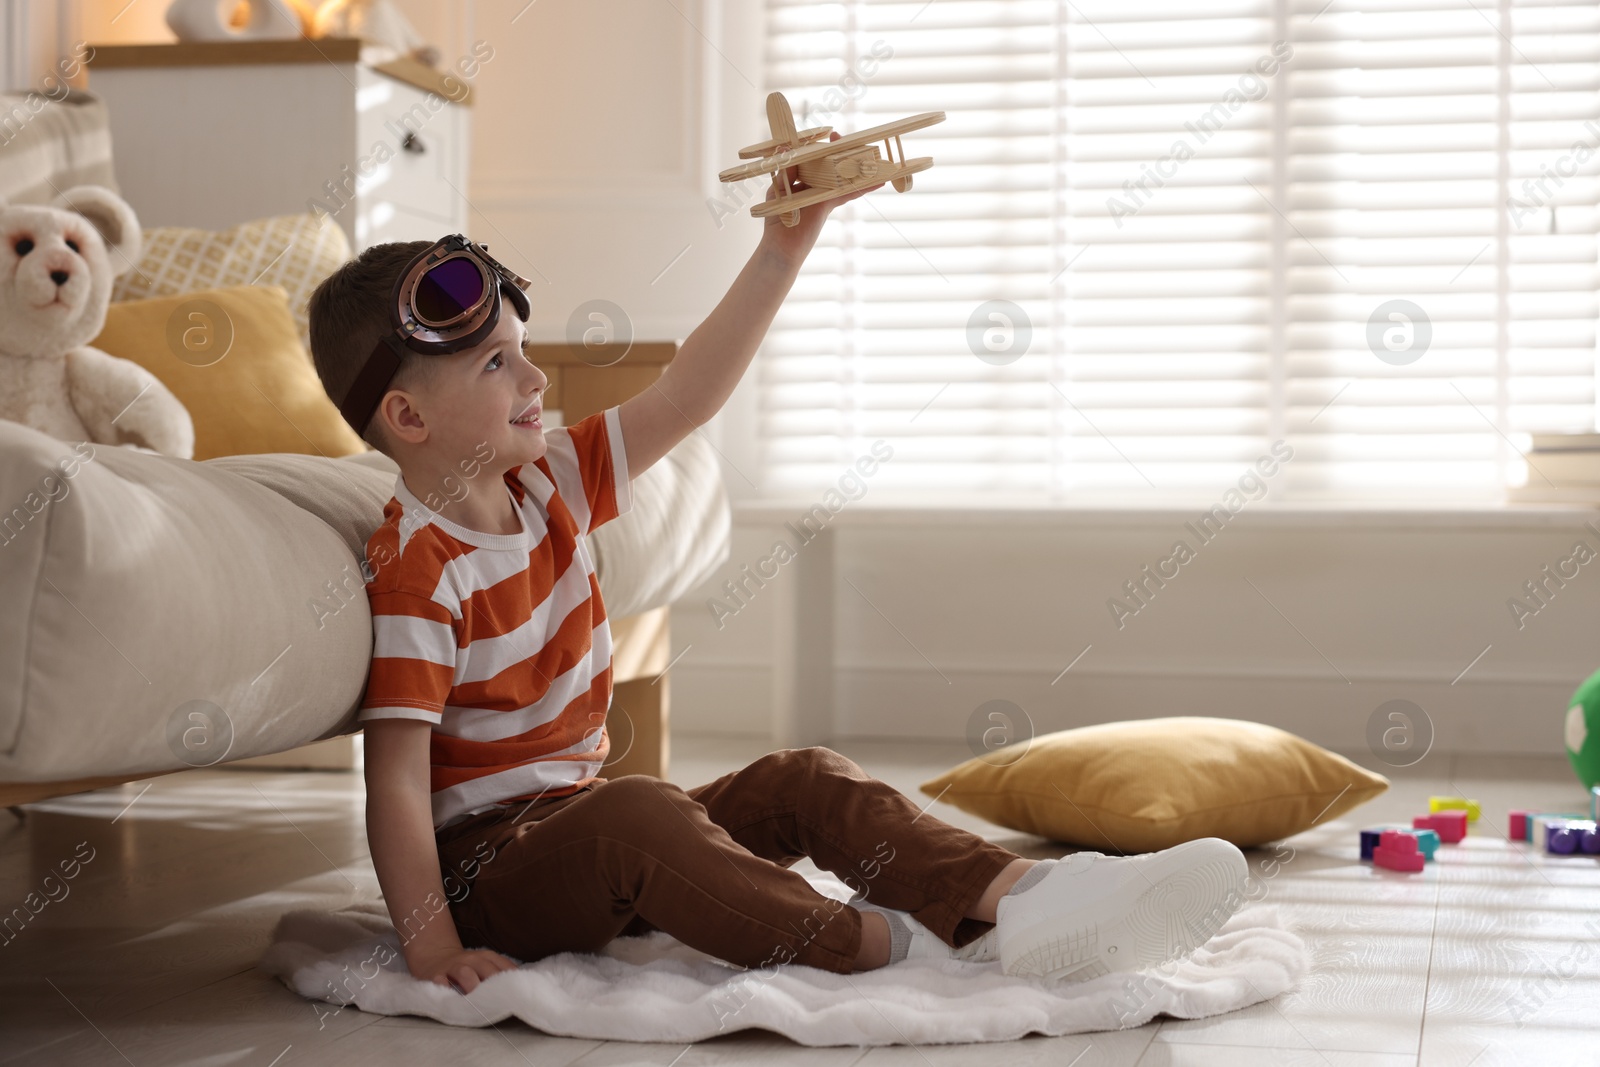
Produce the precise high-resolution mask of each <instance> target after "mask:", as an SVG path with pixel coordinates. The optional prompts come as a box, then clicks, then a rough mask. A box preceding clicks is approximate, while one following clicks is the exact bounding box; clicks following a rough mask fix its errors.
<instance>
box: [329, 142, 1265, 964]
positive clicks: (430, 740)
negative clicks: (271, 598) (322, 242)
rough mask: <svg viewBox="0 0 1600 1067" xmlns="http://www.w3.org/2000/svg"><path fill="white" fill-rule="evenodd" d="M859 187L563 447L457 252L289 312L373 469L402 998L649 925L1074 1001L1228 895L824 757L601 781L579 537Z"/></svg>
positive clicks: (594, 641)
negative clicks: (1019, 979)
mask: <svg viewBox="0 0 1600 1067" xmlns="http://www.w3.org/2000/svg"><path fill="white" fill-rule="evenodd" d="M836 136H837V135H836ZM804 187H805V186H804V185H803V184H801V183H796V185H795V188H797V189H803V188H804ZM867 191H870V190H867ZM771 195H772V194H771V193H770V192H769V194H768V196H769V198H770V197H771ZM860 195H862V193H861V192H857V193H854V194H852V195H849V196H844V197H840V198H837V199H834V200H831V201H828V202H825V203H822V204H819V205H816V206H813V207H808V208H805V209H804V210H803V211H802V212H801V218H800V222H799V224H798V225H796V226H794V227H792V228H786V227H784V226H783V225H782V224H781V223H780V222H779V220H778V219H777V218H769V219H767V220H766V228H765V230H764V232H763V235H762V238H761V242H760V245H759V246H758V248H757V249H756V252H755V254H754V255H753V256H752V258H751V260H750V262H749V263H748V264H747V265H746V266H745V268H744V269H743V271H742V272H741V273H740V274H739V276H738V278H737V279H736V280H735V281H734V283H733V286H732V287H731V288H730V289H729V291H728V294H727V296H726V297H725V298H724V299H723V300H722V302H721V303H719V304H718V305H717V307H716V309H715V310H713V311H712V312H711V314H710V315H709V316H708V317H707V318H706V320H705V322H704V323H703V324H702V325H701V326H700V327H699V328H698V329H696V330H695V331H694V332H693V333H692V334H690V336H689V337H688V339H687V340H686V341H684V343H683V345H682V347H681V349H680V351H679V353H678V355H677V357H676V358H675V359H674V360H673V362H672V363H671V364H670V365H669V366H668V367H667V369H666V371H665V373H663V374H662V376H661V378H660V379H659V381H658V382H657V383H656V384H655V385H654V386H652V387H651V388H649V389H647V390H645V391H644V392H643V393H640V394H639V395H638V396H635V397H633V398H632V399H631V400H628V401H627V402H626V403H624V404H622V405H620V406H619V407H613V408H610V409H608V410H606V411H604V412H600V413H598V414H595V415H592V416H590V417H588V418H586V419H583V420H581V421H579V422H577V423H576V424H575V425H572V426H569V427H563V428H559V429H548V430H547V429H545V428H544V426H543V425H542V421H541V412H542V402H543V396H544V388H545V386H546V384H547V380H546V378H545V376H544V375H543V374H542V373H541V372H540V371H539V368H538V367H535V366H534V365H533V364H532V363H530V362H529V361H528V360H527V358H526V357H525V356H524V355H523V345H524V344H525V343H526V341H527V331H526V328H525V326H524V323H525V322H526V321H527V318H528V314H529V307H528V300H527V297H526V295H525V294H524V293H523V290H524V289H525V288H526V287H527V285H528V283H527V281H526V280H524V279H522V278H520V277H518V276H517V275H515V274H514V273H512V272H511V271H510V270H508V269H506V268H505V267H504V266H502V265H501V264H499V263H498V262H496V261H495V260H494V259H493V258H492V257H490V256H489V255H488V254H487V252H486V251H485V250H484V249H483V248H481V247H480V246H478V245H475V244H473V243H472V242H470V241H467V240H465V239H464V238H462V237H461V236H460V235H453V236H452V237H449V238H445V239H443V240H441V241H439V242H427V241H418V242H408V243H391V244H384V245H377V246H374V247H372V248H369V249H367V250H366V251H364V252H363V253H362V254H361V255H360V256H359V257H357V258H356V259H354V260H352V261H351V262H349V263H347V264H345V265H344V266H343V267H341V268H340V269H339V270H338V271H336V272H335V273H334V274H333V275H332V276H330V277H329V278H328V279H327V280H325V281H324V282H323V283H322V284H321V285H320V286H319V287H318V288H317V290H316V292H315V293H314V294H313V295H312V297H311V302H310V319H311V346H312V355H313V358H314V360H315V363H316V367H317V372H318V374H319V375H320V376H321V379H322V383H323V385H324V387H325V388H326V389H327V392H328V394H329V396H330V397H332V398H333V400H334V402H335V403H336V404H338V405H339V408H340V411H341V413H342V414H343V415H344V416H345V418H346V419H347V420H348V421H349V422H350V424H351V425H352V426H353V427H355V429H356V431H357V432H358V433H360V434H361V435H362V437H363V438H364V439H365V440H366V441H367V442H369V443H370V444H372V445H373V447H375V448H377V449H378V450H380V451H382V452H383V453H384V454H386V455H388V456H389V457H390V458H392V459H393V460H394V461H395V463H396V464H397V465H398V466H399V468H400V474H399V475H398V476H397V477H396V479H395V489H394V497H393V499H391V500H390V501H389V503H388V505H387V507H386V508H385V509H384V524H383V525H382V526H381V527H380V528H379V529H378V530H377V532H376V533H374V534H373V536H372V538H371V540H370V541H369V542H368V544H367V565H368V568H369V574H370V577H369V579H368V581H367V593H368V597H369V600H370V604H371V608H372V618H373V654H372V666H371V673H370V675H369V678H368V682H367V690H366V693H365V695H364V697H363V700H362V703H361V708H360V712H359V716H358V717H359V720H360V721H361V722H362V723H364V724H365V736H366V784H367V835H368V840H369V843H370V846H371V850H372V860H373V866H374V867H375V868H376V871H377V875H378V881H379V884H380V885H381V887H382V889H383V895H384V899H385V900H386V902H387V905H388V909H389V915H390V918H391V920H392V921H393V922H394V925H395V929H396V931H397V932H398V933H399V934H400V937H401V941H402V943H403V945H404V952H405V960H406V965H407V967H408V969H409V970H410V972H411V974H412V975H414V976H416V977H417V978H421V979H426V980H430V981H433V982H436V983H439V984H441V985H446V984H448V985H451V986H454V987H455V988H457V989H458V990H460V991H461V992H463V993H467V992H471V991H472V989H473V988H474V987H476V986H477V985H478V983H479V982H481V981H482V980H483V979H485V978H488V977H489V976H491V975H494V974H496V973H498V972H500V971H503V970H507V969H509V968H512V967H514V966H516V962H515V961H518V960H520V961H532V960H537V959H540V958H542V957H544V956H548V955H551V954H553V953H557V952H594V951H597V950H599V949H600V948H601V947H602V946H604V945H605V944H606V943H607V942H609V941H610V940H611V939H612V938H614V937H618V936H623V935H636V934H643V933H647V932H649V931H651V930H657V929H659V930H664V931H666V932H667V933H669V934H672V935H673V936H674V937H676V938H678V939H679V940H681V941H683V942H684V943H685V944H687V945H689V946H691V947H693V948H696V949H699V950H701V951H704V952H707V953H709V954H711V955H714V956H717V957H719V958H721V959H724V960H728V961H730V962H732V963H735V964H738V965H741V966H744V967H759V966H767V965H772V964H774V963H783V962H791V961H793V962H799V963H804V964H808V965H810V966H814V967H821V968H824V969H827V970H830V971H836V972H840V973H845V974H848V973H851V972H852V971H857V970H864V969H869V968H873V967H879V966H883V965H885V964H888V963H892V962H897V961H899V960H903V959H907V958H911V957H932V958H946V959H951V958H954V959H964V960H972V961H978V962H981V961H987V960H999V961H1001V963H1002V965H1003V967H1004V969H1005V971H1006V972H1007V973H1009V974H1017V975H1029V976H1037V977H1047V978H1054V977H1064V978H1072V979H1083V978H1088V977H1092V976H1094V975H1096V974H1103V973H1105V972H1106V971H1108V970H1133V969H1138V968H1142V967H1148V966H1152V965H1155V964H1157V963H1161V962H1163V961H1165V960H1168V959H1173V958H1176V957H1178V956H1180V955H1183V954H1184V953H1186V952H1188V951H1190V950H1191V949H1193V948H1194V947H1195V946H1197V945H1200V944H1202V943H1204V942H1205V941H1206V940H1208V939H1209V938H1210V937H1211V935H1212V934H1213V933H1215V932H1216V931H1217V929H1219V928H1220V927H1221V926H1222V924H1223V923H1224V922H1225V921H1226V920H1227V918H1228V917H1229V915H1231V914H1232V912H1233V911H1234V909H1235V908H1237V907H1238V905H1239V903H1240V902H1241V901H1242V899H1243V897H1242V890H1243V886H1244V878H1245V873H1246V867H1245V862H1244V858H1243V856H1242V855H1241V854H1240V853H1239V850H1238V849H1236V848H1234V847H1233V846H1232V845H1230V844H1228V843H1226V842H1223V841H1219V840H1217V839H1214V838H1207V839H1203V840H1200V841H1191V842H1188V843H1187V844H1184V845H1180V846H1178V847H1177V848H1173V849H1168V850H1166V851H1165V852H1160V853H1155V854H1152V855H1148V856H1139V857H1133V858H1128V859H1115V858H1107V857H1104V856H1101V855H1100V854H1098V853H1078V854H1077V855H1074V856H1071V857H1068V858H1066V859H1063V860H1042V861H1031V860H1027V859H1023V858H1021V857H1019V856H1017V855H1015V854H1013V853H1011V852H1008V851H1007V850H1005V849H1003V848H1000V847H999V846H997V845H994V844H991V843H989V842H987V841H985V840H984V839H983V838H981V837H978V836H976V835H974V834H971V833H968V832H966V831H963V830H960V829H957V828H955V827H953V826H950V825H949V824H947V823H944V822H941V821H940V820H938V819H937V818H935V817H933V816H932V815H928V814H926V813H925V812H924V811H922V810H919V809H918V807H917V806H916V805H915V804H913V803H912V802H911V801H910V800H909V799H908V798H906V797H905V796H904V795H903V794H901V793H899V792H898V791H896V790H895V789H893V788H891V787H889V786H887V785H885V784H884V783H882V782H879V781H877V780H875V779H873V778H871V777H869V776H868V775H867V774H866V773H865V772H863V771H862V770H861V768H860V767H858V766H857V765H856V764H855V763H853V762H851V761H850V760H848V759H846V758H845V757H843V756H841V755H839V754H838V753H836V752H833V751H831V750H829V749H826V748H804V749H785V750H782V751H779V752H774V753H772V754H771V755H768V756H764V757H762V758H761V759H759V760H756V761H755V762H754V763H752V764H750V765H749V766H748V767H746V768H744V769H743V770H740V771H736V772H734V773H732V774H727V775H724V776H723V777H721V778H718V779H717V780H716V781H713V782H710V783H708V784H705V785H701V786H699V787H697V788H693V789H688V790H684V789H681V788H679V787H678V786H676V785H672V784H670V783H667V782H663V781H659V780H657V779H655V778H651V777H647V776H644V775H628V776H625V777H621V778H615V779H607V778H604V777H602V776H601V774H600V771H601V769H602V764H603V763H604V762H605V759H606V756H607V754H608V752H609V751H610V739H609V737H608V735H607V732H606V729H605V718H606V712H607V710H608V709H609V707H610V701H611V634H610V630H609V628H608V626H607V622H606V613H605V606H604V605H603V604H602V602H601V599H600V590H599V586H598V585H597V583H596V581H595V576H594V563H593V559H592V558H591V556H590V553H589V548H588V544H587V540H586V538H587V536H588V534H589V533H590V532H591V531H593V530H594V529H596V528H597V527H599V526H600V525H601V524H602V523H605V522H608V521H610V520H611V519H613V518H616V517H617V516H618V515H620V514H622V513H624V512H626V511H627V510H628V509H629V506H630V504H631V492H630V488H629V483H630V479H632V478H634V477H637V476H638V474H639V473H640V472H641V471H643V470H645V469H646V468H647V467H649V466H650V465H651V464H652V463H655V462H656V461H657V460H659V459H660V458H661V457H662V456H664V455H665V454H666V453H667V451H668V450H669V449H671V448H672V447H673V446H674V445H675V444H677V443H678V442H679V441H681V440H682V439H683V438H684V437H685V436H686V435H687V434H689V433H690V432H692V431H693V430H694V429H695V428H696V427H698V426H701V425H703V424H704V423H705V422H706V421H707V420H709V419H710V418H711V417H712V416H713V415H715V414H716V412H717V410H718V409H719V408H720V407H721V406H722V404H723V403H724V402H725V401H726V400H727V398H728V396H729V394H730V393H732V391H733V388H734V386H735V385H736V384H737V382H738V381H739V378H740V376H741V375H742V374H743V373H744V371H745V368H746V367H747V366H749V363H750V360H751V357H752V356H753V355H754V353H755V351H756V347H757V345H758V344H759V343H760V341H761V339H762V337H763V335H764V334H765V333H766V330H767V328H768V326H769V325H770V323H771V322H772V318H773V316H774V314H776V312H777V310H778V306H779V304H780V303H781V302H782V301H783V298H784V296H785V294H787V292H788V291H789V288H790V286H791V285H792V284H793V283H794V280H795V277H796V275H797V274H798V272H799V270H800V265H801V263H802V262H803V261H804V259H805V257H806V255H807V254H808V253H809V252H810V250H811V248H812V246H813V244H814V243H815V242H816V239H817V235H818V232H819V231H820V230H821V228H822V225H823V223H824V222H825V221H826V220H827V217H828V215H829V213H830V212H831V211H832V210H833V209H834V208H835V207H837V206H838V205H839V204H841V203H844V202H846V201H849V200H853V199H855V197H856V196H860ZM802 856H809V857H811V859H812V860H813V861H814V862H815V863H816V864H817V865H818V866H819V867H821V868H823V869H825V870H828V871H832V872H833V873H835V874H836V875H838V876H840V877H841V878H842V879H844V880H845V881H846V883H847V884H849V885H850V886H851V887H852V888H853V889H855V891H856V895H855V898H854V899H853V900H852V901H851V902H850V903H849V904H844V903H841V902H839V901H836V900H833V899H831V898H828V897H825V896H823V895H821V894H819V893H817V892H816V891H815V890H813V889H812V888H811V886H810V884H809V883H808V882H807V881H806V880H805V879H804V878H803V877H801V876H800V875H799V874H798V873H796V872H794V871H792V870H790V869H789V867H790V865H791V864H793V863H794V861H795V860H797V859H799V858H800V857H802ZM869 895H870V896H872V897H873V898H875V899H874V902H873V903H870V904H869V903H866V899H867V897H868V896H869ZM446 902H448V903H446ZM508 957H509V958H508Z"/></svg>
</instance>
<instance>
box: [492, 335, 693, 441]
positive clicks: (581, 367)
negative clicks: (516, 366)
mask: <svg viewBox="0 0 1600 1067" xmlns="http://www.w3.org/2000/svg"><path fill="white" fill-rule="evenodd" d="M619 350H620V351H619ZM523 351H524V352H526V353H527V354H528V358H529V359H530V360H532V361H533V363H534V365H535V366H537V367H538V368H539V369H540V370H542V371H544V373H545V377H547V378H549V379H550V386H549V388H547V389H546V390H545V397H544V406H545V407H546V408H550V409H559V410H560V412H561V418H562V420H563V421H564V422H565V423H566V425H568V426H571V425H572V424H573V423H575V422H577V421H578V420H579V419H583V418H587V417H589V416H590V415H593V414H594V413H595V412H597V411H604V410H605V409H606V408H608V407H611V406H612V405H613V404H620V403H622V402H623V401H624V400H627V399H628V398H629V397H631V396H635V395H637V394H639V393H642V392H644V391H645V390H646V389H648V388H649V387H650V384H651V383H652V382H654V381H655V380H656V379H657V378H659V377H661V372H662V371H663V370H665V369H666V367H667V364H668V363H671V362H672V358H673V357H674V356H676V355H677V354H678V342H676V341H649V342H645V343H635V344H634V345H632V346H631V347H624V346H621V345H596V346H594V347H592V348H587V349H585V350H584V352H583V354H582V355H581V356H580V355H579V354H578V353H576V352H574V351H573V350H572V347H571V346H570V345H567V344H565V343H564V342H560V341H557V342H549V343H547V342H531V343H529V345H528V346H527V347H526V348H524V349H523Z"/></svg>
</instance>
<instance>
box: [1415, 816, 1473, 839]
mask: <svg viewBox="0 0 1600 1067" xmlns="http://www.w3.org/2000/svg"><path fill="white" fill-rule="evenodd" d="M1411 825H1412V827H1413V828H1414V829H1417V830H1433V831H1435V832H1436V833H1438V835H1439V840H1440V841H1443V842H1444V843H1445V844H1447V845H1453V844H1455V843H1456V842H1457V841H1460V840H1461V839H1462V838H1463V837H1466V836H1467V813H1466V812H1465V811H1440V812H1435V813H1434V814H1432V815H1418V816H1417V817H1416V818H1414V819H1412V820H1411Z"/></svg>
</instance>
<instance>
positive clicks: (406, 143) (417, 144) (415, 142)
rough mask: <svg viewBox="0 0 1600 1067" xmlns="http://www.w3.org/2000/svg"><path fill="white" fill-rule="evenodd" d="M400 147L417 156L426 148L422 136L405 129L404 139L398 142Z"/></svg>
mask: <svg viewBox="0 0 1600 1067" xmlns="http://www.w3.org/2000/svg"><path fill="white" fill-rule="evenodd" d="M400 147H401V148H403V149H405V150H406V151H407V152H413V153H415V154H416V155H419V156H420V155H422V153H424V152H426V151H427V150H428V149H427V146H426V145H424V144H423V143H422V138H420V137H418V136H417V135H416V132H415V131H413V130H407V131H406V139H405V140H403V141H401V142H400Z"/></svg>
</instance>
